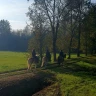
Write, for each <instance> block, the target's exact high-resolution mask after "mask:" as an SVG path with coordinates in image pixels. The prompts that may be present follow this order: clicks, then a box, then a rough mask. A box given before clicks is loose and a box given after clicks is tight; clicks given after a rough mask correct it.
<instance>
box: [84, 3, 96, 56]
mask: <svg viewBox="0 0 96 96" xmlns="http://www.w3.org/2000/svg"><path fill="white" fill-rule="evenodd" d="M83 26H84V28H83V29H84V34H83V38H84V40H83V42H84V41H85V43H84V49H85V50H84V51H85V53H86V54H85V55H87V54H88V52H90V53H91V54H94V53H96V5H95V4H92V5H91V6H90V7H89V10H88V12H87V13H86V14H85V17H84V19H83Z"/></svg>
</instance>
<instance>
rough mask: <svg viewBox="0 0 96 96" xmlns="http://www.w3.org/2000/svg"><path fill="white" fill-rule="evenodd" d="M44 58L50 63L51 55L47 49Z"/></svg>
mask: <svg viewBox="0 0 96 96" xmlns="http://www.w3.org/2000/svg"><path fill="white" fill-rule="evenodd" d="M46 58H47V60H48V61H51V54H50V52H49V50H48V49H47V50H46Z"/></svg>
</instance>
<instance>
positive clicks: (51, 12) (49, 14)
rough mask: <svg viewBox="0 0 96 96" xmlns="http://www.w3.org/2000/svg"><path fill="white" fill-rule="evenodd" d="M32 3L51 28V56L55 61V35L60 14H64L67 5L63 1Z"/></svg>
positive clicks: (37, 1)
mask: <svg viewBox="0 0 96 96" xmlns="http://www.w3.org/2000/svg"><path fill="white" fill-rule="evenodd" d="M34 1H35V3H34V6H36V10H37V11H38V12H40V13H43V14H44V15H45V17H46V21H47V24H48V25H49V26H50V28H51V32H52V42H53V43H52V45H53V55H54V61H55V60H56V41H57V33H58V30H59V24H60V20H61V16H62V14H64V11H65V10H66V7H67V6H68V4H66V3H65V0H34ZM31 8H32V7H31ZM65 15H66V14H65Z"/></svg>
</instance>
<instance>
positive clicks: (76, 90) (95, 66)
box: [0, 51, 96, 96]
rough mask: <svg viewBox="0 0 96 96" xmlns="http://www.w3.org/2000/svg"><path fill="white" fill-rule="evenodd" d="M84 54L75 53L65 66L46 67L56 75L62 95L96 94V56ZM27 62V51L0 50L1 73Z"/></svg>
mask: <svg viewBox="0 0 96 96" xmlns="http://www.w3.org/2000/svg"><path fill="white" fill-rule="evenodd" d="M82 56H83V57H80V58H77V57H76V55H75V54H73V55H72V59H65V63H64V66H60V67H57V65H56V64H54V65H53V64H49V65H50V66H48V67H47V68H46V69H47V70H49V71H51V72H52V73H54V74H55V75H56V78H57V83H59V85H60V91H61V94H62V96H96V57H95V56H88V57H85V56H84V55H82ZM52 58H53V57H52ZM52 62H53V61H52ZM26 63H27V55H26V53H22V52H5V51H4V52H3V51H1V52H0V73H3V72H10V71H14V70H20V69H24V68H27V64H26ZM45 71H46V70H45Z"/></svg>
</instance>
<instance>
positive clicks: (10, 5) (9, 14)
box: [0, 0, 32, 30]
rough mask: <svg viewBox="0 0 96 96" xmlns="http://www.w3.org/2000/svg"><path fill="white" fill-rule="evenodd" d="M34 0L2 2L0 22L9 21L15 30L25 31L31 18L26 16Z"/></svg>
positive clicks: (7, 0) (1, 0)
mask: <svg viewBox="0 0 96 96" xmlns="http://www.w3.org/2000/svg"><path fill="white" fill-rule="evenodd" d="M31 3H32V0H30V2H28V1H27V0H0V20H2V19H4V20H8V21H9V22H10V25H11V28H12V29H13V30H17V29H23V28H24V27H25V26H26V22H28V20H29V18H28V17H27V16H26V13H27V12H28V7H29V6H30V5H31Z"/></svg>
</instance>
